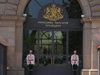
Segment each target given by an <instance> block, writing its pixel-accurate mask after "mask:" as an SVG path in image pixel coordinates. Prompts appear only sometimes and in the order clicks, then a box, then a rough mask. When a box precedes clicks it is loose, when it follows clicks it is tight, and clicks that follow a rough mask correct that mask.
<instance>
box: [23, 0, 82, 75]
mask: <svg viewBox="0 0 100 75" xmlns="http://www.w3.org/2000/svg"><path fill="white" fill-rule="evenodd" d="M75 4H76V5H75ZM33 5H35V6H33ZM35 7H37V8H35ZM73 7H76V8H73ZM30 8H31V9H30ZM77 9H78V11H77ZM25 12H26V13H27V20H26V22H25V24H24V54H25V56H26V53H27V54H28V51H29V50H30V49H32V50H33V52H35V53H34V54H35V56H36V67H35V71H34V74H36V75H40V74H42V72H43V71H44V72H43V74H51V73H52V72H51V71H58V72H57V73H56V74H59V75H60V74H62V73H63V74H66V73H68V74H70V75H71V66H70V56H71V54H72V53H73V51H74V50H75V49H77V51H78V53H79V54H80V61H81V63H80V64H81V65H80V66H81V67H80V68H82V56H81V55H82V25H81V24H80V23H81V22H80V18H81V14H82V12H81V9H80V7H79V5H78V3H77V1H73V0H72V1H68V0H65V1H64V0H59V1H57V0H50V2H45V0H44V1H35V0H32V1H31V2H30V3H29V6H28V7H27V8H26V10H25ZM54 12H55V13H54ZM77 14H78V15H77ZM41 33H42V34H43V35H44V38H43V39H42V38H41V35H42V34H41ZM58 34H59V35H60V34H61V35H60V36H58ZM75 35H77V36H76V38H75ZM78 35H80V36H78ZM34 37H37V38H34ZM50 37H51V39H50ZM56 37H57V38H56ZM72 37H74V38H72ZM78 37H80V42H78V41H79V39H78ZM70 38H71V39H70ZM75 39H77V40H75ZM60 40H62V41H60ZM64 40H66V41H64ZM32 41H33V42H32ZM49 41H51V43H50V42H49ZM55 41H56V42H55ZM57 41H58V43H57ZM60 42H62V43H60ZM71 42H73V43H71ZM74 42H75V43H74ZM76 42H78V43H76ZM26 44H27V45H26ZM28 44H29V46H28ZM77 45H79V46H77ZM59 46H61V47H60V48H61V50H59V49H60V48H59ZM44 50H45V52H44ZM25 52H26V53H25ZM41 53H42V54H41ZM48 53H49V54H48ZM25 56H24V61H25ZM44 57H45V58H46V59H47V60H48V66H47V65H46V66H43V59H44ZM60 58H62V62H63V63H60ZM58 62H59V63H58ZM41 65H42V66H41ZM56 65H58V66H56ZM62 65H63V66H62ZM24 66H25V65H24ZM61 68H62V71H61ZM66 69H67V71H66ZM54 75H55V73H54Z"/></svg>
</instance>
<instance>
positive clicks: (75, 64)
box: [71, 50, 79, 71]
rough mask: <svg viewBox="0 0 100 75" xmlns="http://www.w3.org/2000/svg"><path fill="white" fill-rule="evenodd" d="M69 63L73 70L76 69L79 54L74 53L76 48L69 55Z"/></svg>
mask: <svg viewBox="0 0 100 75" xmlns="http://www.w3.org/2000/svg"><path fill="white" fill-rule="evenodd" d="M71 65H72V69H73V71H77V68H78V65H79V56H78V55H77V54H76V50H75V51H74V54H73V55H72V56H71Z"/></svg>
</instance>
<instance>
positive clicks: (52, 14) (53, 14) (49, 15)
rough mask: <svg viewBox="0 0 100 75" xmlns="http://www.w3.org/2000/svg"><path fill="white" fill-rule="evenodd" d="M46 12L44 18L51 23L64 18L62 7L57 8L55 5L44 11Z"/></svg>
mask: <svg viewBox="0 0 100 75" xmlns="http://www.w3.org/2000/svg"><path fill="white" fill-rule="evenodd" d="M44 12H45V14H44V15H43V17H44V18H45V19H48V20H50V21H57V20H60V19H62V18H63V17H64V16H63V15H62V13H63V9H61V8H60V7H57V6H56V5H55V4H52V5H51V6H49V7H47V8H46V9H44Z"/></svg>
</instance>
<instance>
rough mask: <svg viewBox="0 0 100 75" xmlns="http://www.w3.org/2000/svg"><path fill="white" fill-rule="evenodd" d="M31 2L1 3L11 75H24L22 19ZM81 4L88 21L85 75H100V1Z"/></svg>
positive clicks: (0, 20)
mask: <svg viewBox="0 0 100 75" xmlns="http://www.w3.org/2000/svg"><path fill="white" fill-rule="evenodd" d="M28 2H29V0H0V37H2V38H3V40H5V41H6V42H7V43H8V47H7V66H8V67H9V70H8V71H7V74H8V75H24V69H23V68H22V50H23V48H22V47H23V41H22V40H23V22H24V21H25V18H24V17H23V16H22V15H23V13H24V9H25V7H26V5H27V3H28ZM78 2H79V4H80V6H81V8H82V11H83V14H84V15H85V18H84V19H85V20H83V22H84V26H83V72H82V75H89V74H90V73H91V74H90V75H97V67H98V65H97V64H98V60H97V49H96V47H97V46H98V45H99V44H100V42H99V41H100V38H99V37H100V0H78ZM91 53H93V55H92V54H91ZM19 58H20V59H19ZM92 62H93V63H92ZM18 63H19V64H18ZM87 63H88V64H87Z"/></svg>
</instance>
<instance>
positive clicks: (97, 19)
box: [81, 17, 100, 23]
mask: <svg viewBox="0 0 100 75" xmlns="http://www.w3.org/2000/svg"><path fill="white" fill-rule="evenodd" d="M81 22H82V23H87V22H90V23H93V22H100V17H89V18H82V19H81Z"/></svg>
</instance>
